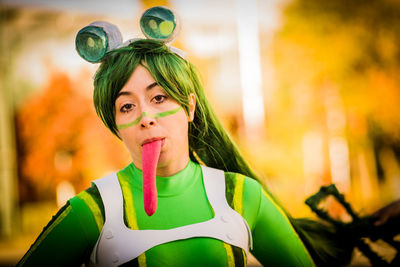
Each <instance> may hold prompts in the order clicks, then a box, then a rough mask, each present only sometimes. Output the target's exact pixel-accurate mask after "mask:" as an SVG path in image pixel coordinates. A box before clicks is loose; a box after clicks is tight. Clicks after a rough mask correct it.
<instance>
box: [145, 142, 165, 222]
mask: <svg viewBox="0 0 400 267" xmlns="http://www.w3.org/2000/svg"><path fill="white" fill-rule="evenodd" d="M160 151H161V140H157V141H153V142H150V143H147V144H144V145H143V147H142V165H143V202H144V210H145V211H146V213H147V215H149V216H151V215H153V214H154V212H156V209H157V187H156V169H157V162H158V158H159V157H160Z"/></svg>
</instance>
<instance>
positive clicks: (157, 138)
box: [142, 137, 165, 146]
mask: <svg viewBox="0 0 400 267" xmlns="http://www.w3.org/2000/svg"><path fill="white" fill-rule="evenodd" d="M158 140H161V146H162V145H163V144H164V141H165V137H155V138H149V139H146V140H144V142H143V143H142V146H144V145H145V144H148V143H151V142H154V141H158Z"/></svg>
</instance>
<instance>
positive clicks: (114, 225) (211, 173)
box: [89, 166, 252, 266]
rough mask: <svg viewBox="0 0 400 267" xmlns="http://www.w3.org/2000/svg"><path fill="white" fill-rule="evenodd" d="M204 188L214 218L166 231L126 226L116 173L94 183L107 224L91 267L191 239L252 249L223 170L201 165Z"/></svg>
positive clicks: (249, 236) (249, 232)
mask: <svg viewBox="0 0 400 267" xmlns="http://www.w3.org/2000/svg"><path fill="white" fill-rule="evenodd" d="M202 171H203V180H204V187H205V190H206V194H207V198H208V201H209V203H210V205H211V207H212V208H213V210H214V213H215V216H214V218H212V219H210V220H208V221H205V222H200V223H195V224H190V225H185V226H181V227H177V228H172V229H167V230H132V229H129V228H128V227H126V225H125V223H124V219H123V218H124V217H123V216H124V214H123V212H124V211H123V198H122V191H121V187H120V184H119V182H118V178H117V175H116V174H115V173H113V174H111V175H109V176H106V177H103V178H101V179H98V180H96V181H94V183H95V184H96V186H97V188H98V190H99V192H100V195H101V198H102V200H103V204H104V211H105V222H104V226H103V229H102V231H101V233H100V237H99V239H98V240H97V243H96V245H95V247H94V249H93V251H92V254H91V257H90V263H89V266H118V265H121V264H124V263H126V262H128V261H130V260H132V259H134V258H136V257H138V256H139V255H140V254H142V253H144V252H145V251H147V250H149V249H151V248H152V247H155V246H157V245H160V244H164V243H167V242H171V241H175V240H182V239H188V238H192V237H209V238H215V239H218V240H221V241H223V242H225V243H228V244H230V245H234V246H237V247H240V248H242V249H243V250H244V251H245V252H246V254H247V253H248V249H249V246H250V248H252V236H251V231H250V229H249V226H248V225H247V222H246V220H245V219H244V218H243V217H242V216H241V215H240V214H239V213H237V212H236V211H235V210H233V209H232V208H231V207H230V206H229V205H228V203H227V201H226V198H225V175H224V172H223V171H221V170H217V169H213V168H209V167H205V166H202Z"/></svg>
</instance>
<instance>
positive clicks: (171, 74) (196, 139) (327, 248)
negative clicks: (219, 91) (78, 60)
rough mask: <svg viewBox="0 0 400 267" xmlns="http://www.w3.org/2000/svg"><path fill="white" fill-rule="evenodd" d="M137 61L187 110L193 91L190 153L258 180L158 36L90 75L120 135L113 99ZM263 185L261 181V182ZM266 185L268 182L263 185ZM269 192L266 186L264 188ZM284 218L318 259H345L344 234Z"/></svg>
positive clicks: (105, 116)
mask: <svg viewBox="0 0 400 267" xmlns="http://www.w3.org/2000/svg"><path fill="white" fill-rule="evenodd" d="M138 65H142V66H144V67H145V68H146V69H147V70H148V71H149V72H150V74H151V75H152V77H153V78H154V80H155V81H156V82H157V83H158V84H159V85H160V86H161V87H162V88H163V89H164V90H165V92H166V93H167V94H168V95H169V96H170V97H172V98H173V99H175V100H176V101H177V102H178V103H179V104H180V105H181V106H182V107H183V108H184V110H185V111H186V113H187V114H189V95H190V94H191V93H193V94H194V95H195V96H196V109H195V113H194V120H193V122H191V123H190V124H189V149H190V159H191V160H192V161H194V162H197V163H202V164H205V165H207V166H210V167H214V168H218V169H222V170H224V171H226V172H236V173H241V174H243V175H246V176H248V177H251V178H253V179H256V180H258V181H259V182H260V183H261V184H263V182H262V181H261V180H260V179H259V178H258V177H257V176H256V174H255V173H254V172H253V171H252V170H251V169H250V167H249V165H248V164H247V162H246V161H245V159H244V158H243V156H242V155H241V153H240V152H239V150H238V149H237V146H236V145H235V144H234V142H233V141H232V139H231V138H230V137H229V135H228V133H227V132H226V130H225V129H224V128H223V126H222V124H221V123H220V121H219V120H218V118H217V117H216V115H215V113H214V112H213V110H212V108H211V106H210V104H209V102H208V100H207V98H206V97H205V94H204V90H203V86H202V84H201V82H200V79H199V75H198V72H197V70H196V69H195V67H194V66H193V65H192V64H191V63H190V62H189V61H187V60H185V59H183V58H181V57H180V56H178V55H177V54H175V53H173V52H171V51H170V50H169V48H168V47H167V46H166V45H165V44H164V43H162V42H159V41H155V40H150V39H143V40H138V41H134V42H132V43H131V44H129V45H128V46H126V47H122V48H119V49H117V50H113V51H111V52H108V53H107V54H106V56H105V57H104V59H103V60H102V63H101V65H100V67H99V69H98V71H97V73H96V77H95V80H94V105H95V109H96V112H97V114H98V116H99V117H100V118H101V120H102V121H103V122H104V124H105V125H106V126H107V127H108V128H109V129H110V130H111V132H112V133H113V134H115V135H116V136H117V137H119V133H118V129H117V126H116V123H115V106H114V105H115V100H116V98H117V95H118V93H119V91H120V90H121V89H122V88H123V86H124V85H125V84H126V83H127V81H128V79H129V78H130V76H131V74H132V72H133V71H134V70H135V68H136V67H137V66H138ZM264 188H265V186H264ZM265 189H266V190H267V188H265ZM267 192H268V190H267ZM288 217H289V220H290V221H291V223H292V224H293V226H294V228H295V229H296V231H297V232H298V234H299V236H300V237H301V239H302V240H303V242H304V243H305V245H306V247H307V249H308V250H309V252H310V254H311V255H312V257H313V259H314V261H315V262H316V263H317V264H318V265H324V266H326V265H327V264H328V265H330V264H334V265H342V264H345V263H346V262H347V261H349V259H350V255H351V254H349V251H350V249H348V248H347V247H346V246H344V244H346V241H345V240H341V239H339V238H338V236H337V235H336V233H335V232H333V230H332V229H330V228H329V227H327V226H324V225H321V224H320V223H318V222H314V221H310V220H304V219H302V220H297V219H293V218H291V217H290V216H289V215H288Z"/></svg>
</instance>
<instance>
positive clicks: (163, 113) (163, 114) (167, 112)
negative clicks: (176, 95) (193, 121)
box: [154, 106, 182, 119]
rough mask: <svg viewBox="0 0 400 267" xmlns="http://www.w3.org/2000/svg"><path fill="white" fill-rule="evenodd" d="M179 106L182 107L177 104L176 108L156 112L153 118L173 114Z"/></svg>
mask: <svg viewBox="0 0 400 267" xmlns="http://www.w3.org/2000/svg"><path fill="white" fill-rule="evenodd" d="M181 108H182V107H181V106H179V107H178V108H176V109H173V110H169V111H164V112H160V113H157V114H155V115H154V118H155V119H158V118H161V117H166V116H169V115H173V114H175V113H177V112H178V111H179V110H180V109H181Z"/></svg>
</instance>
